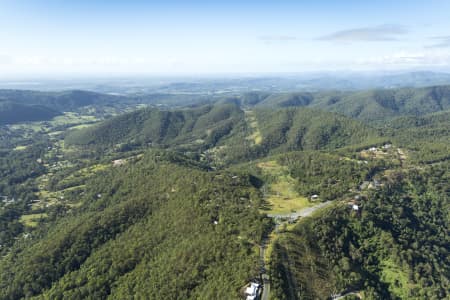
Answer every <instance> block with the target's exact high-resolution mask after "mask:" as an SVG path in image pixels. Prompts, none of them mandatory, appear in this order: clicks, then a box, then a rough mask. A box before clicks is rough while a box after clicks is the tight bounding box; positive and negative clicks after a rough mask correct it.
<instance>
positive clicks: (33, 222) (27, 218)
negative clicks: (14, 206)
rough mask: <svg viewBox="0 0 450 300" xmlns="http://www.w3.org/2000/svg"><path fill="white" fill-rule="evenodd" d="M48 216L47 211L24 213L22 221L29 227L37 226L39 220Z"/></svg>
mask: <svg viewBox="0 0 450 300" xmlns="http://www.w3.org/2000/svg"><path fill="white" fill-rule="evenodd" d="M44 218H47V214H46V213H41V214H31V215H22V216H21V217H20V222H21V223H22V224H23V225H25V226H28V227H36V226H37V225H38V224H39V220H41V219H44Z"/></svg>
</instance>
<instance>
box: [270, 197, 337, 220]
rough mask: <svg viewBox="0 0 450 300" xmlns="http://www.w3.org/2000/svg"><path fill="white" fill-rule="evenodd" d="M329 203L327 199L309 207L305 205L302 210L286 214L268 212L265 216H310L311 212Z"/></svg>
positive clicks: (289, 217) (287, 217)
mask: <svg viewBox="0 0 450 300" xmlns="http://www.w3.org/2000/svg"><path fill="white" fill-rule="evenodd" d="M329 204H331V201H327V202H321V203H319V204H317V205H314V206H311V207H307V208H304V209H302V210H299V211H296V212H293V213H287V214H278V215H276V214H275V215H274V214H268V215H267V216H269V217H271V218H286V219H297V218H299V217H308V216H310V215H311V214H312V213H313V212H315V211H316V210H318V209H320V208H322V207H325V206H327V205H329Z"/></svg>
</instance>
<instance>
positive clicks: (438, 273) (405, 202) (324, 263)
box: [271, 162, 450, 299]
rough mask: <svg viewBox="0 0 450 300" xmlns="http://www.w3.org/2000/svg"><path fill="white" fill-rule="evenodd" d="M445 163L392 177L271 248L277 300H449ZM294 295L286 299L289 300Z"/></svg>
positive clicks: (288, 234) (303, 224) (302, 224)
mask: <svg viewBox="0 0 450 300" xmlns="http://www.w3.org/2000/svg"><path fill="white" fill-rule="evenodd" d="M449 176H450V174H449V172H448V162H447V163H445V164H441V165H435V166H430V167H426V168H421V169H414V170H408V171H407V172H404V171H397V172H396V173H392V174H390V175H389V177H387V178H386V182H385V184H384V185H383V186H382V187H381V188H379V189H377V190H373V191H370V192H369V193H368V194H367V196H366V197H362V198H360V200H358V204H359V208H360V209H359V210H358V211H354V210H352V208H351V205H348V204H347V203H346V204H344V203H342V204H337V205H335V206H334V207H333V208H331V209H329V210H325V211H323V212H322V213H321V214H319V215H317V216H315V218H311V219H306V220H303V221H300V222H299V223H298V224H297V225H296V226H295V228H294V229H293V230H291V231H289V232H286V233H285V234H283V235H282V236H281V237H280V238H279V239H278V240H277V241H276V242H275V245H274V249H275V250H274V251H273V256H272V265H271V267H272V278H273V281H274V285H273V287H274V288H273V292H274V295H273V296H274V299H328V298H329V297H331V295H333V294H347V293H353V294H359V295H362V297H363V298H364V299H447V298H448V296H449V288H450V286H449V272H450V261H449V257H450V256H449V248H448V246H449V244H450V239H449V236H450V235H449V230H450V219H449V214H448V211H449V209H450V202H449V198H448V196H449V194H448V193H449V185H448V179H449ZM289 295H291V296H289Z"/></svg>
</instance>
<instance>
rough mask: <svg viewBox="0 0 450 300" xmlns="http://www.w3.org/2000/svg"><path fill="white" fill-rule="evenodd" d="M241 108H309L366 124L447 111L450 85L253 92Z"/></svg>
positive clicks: (245, 96)
mask: <svg viewBox="0 0 450 300" xmlns="http://www.w3.org/2000/svg"><path fill="white" fill-rule="evenodd" d="M241 101H242V104H243V105H250V106H260V107H267V106H268V107H290V106H309V107H314V108H318V109H323V110H327V111H332V112H338V113H342V114H344V115H347V116H349V117H353V118H358V119H361V120H363V121H367V122H384V121H385V120H387V119H392V118H395V117H398V116H406V115H412V116H420V115H425V114H428V113H433V112H439V111H443V110H447V109H450V86H448V85H446V86H435V87H426V88H400V89H385V90H369V91H357V92H338V91H334V92H318V93H308V92H298V93H279V94H268V93H257V92H253V93H250V94H247V95H244V96H242V97H241Z"/></svg>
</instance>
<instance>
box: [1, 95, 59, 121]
mask: <svg viewBox="0 0 450 300" xmlns="http://www.w3.org/2000/svg"><path fill="white" fill-rule="evenodd" d="M60 114H61V113H60V112H58V111H56V110H54V109H51V108H48V107H45V106H42V105H23V104H18V103H12V102H1V101H0V125H5V124H14V123H20V122H30V121H47V120H50V119H52V118H53V117H55V116H58V115H60Z"/></svg>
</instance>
